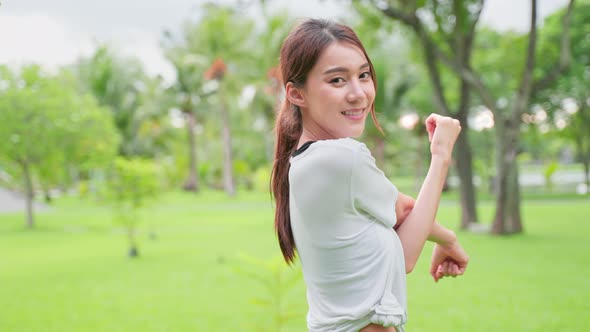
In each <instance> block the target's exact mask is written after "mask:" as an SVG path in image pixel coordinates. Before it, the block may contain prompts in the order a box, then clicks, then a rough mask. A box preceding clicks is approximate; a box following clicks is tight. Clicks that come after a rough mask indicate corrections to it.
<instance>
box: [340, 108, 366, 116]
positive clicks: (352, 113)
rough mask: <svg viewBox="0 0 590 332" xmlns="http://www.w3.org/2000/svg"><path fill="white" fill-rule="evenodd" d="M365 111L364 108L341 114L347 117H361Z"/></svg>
mask: <svg viewBox="0 0 590 332" xmlns="http://www.w3.org/2000/svg"><path fill="white" fill-rule="evenodd" d="M364 111H365V109H364V108H361V109H355V110H349V111H343V112H340V113H342V114H344V115H346V116H359V115H362V114H363V112H364Z"/></svg>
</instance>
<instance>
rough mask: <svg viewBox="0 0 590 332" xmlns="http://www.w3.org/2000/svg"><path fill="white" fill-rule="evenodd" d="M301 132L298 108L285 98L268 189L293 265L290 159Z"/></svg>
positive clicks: (281, 239)
mask: <svg viewBox="0 0 590 332" xmlns="http://www.w3.org/2000/svg"><path fill="white" fill-rule="evenodd" d="M302 130H303V126H302V120H301V111H300V110H299V107H298V106H296V105H293V104H291V103H290V102H289V101H288V99H287V98H285V100H284V101H283V104H282V106H281V108H280V110H279V112H278V114H277V119H276V123H275V136H276V144H275V157H274V162H273V167H272V173H271V189H272V194H273V196H274V199H275V232H276V233H277V237H278V239H279V246H280V247H281V251H282V253H283V257H284V259H285V262H287V264H292V263H293V261H294V259H295V240H294V239H293V231H292V230H291V215H290V209H289V162H290V161H289V159H290V157H291V155H292V154H293V152H294V151H295V150H296V148H297V143H298V141H299V137H300V136H301V132H302Z"/></svg>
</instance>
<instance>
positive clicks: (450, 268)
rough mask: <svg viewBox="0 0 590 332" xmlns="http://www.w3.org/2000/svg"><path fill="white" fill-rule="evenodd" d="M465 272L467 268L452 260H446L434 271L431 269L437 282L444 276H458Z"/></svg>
mask: <svg viewBox="0 0 590 332" xmlns="http://www.w3.org/2000/svg"><path fill="white" fill-rule="evenodd" d="M463 273H465V268H461V267H459V265H457V264H456V263H455V262H453V261H450V260H446V261H444V262H443V263H442V264H439V265H438V267H437V268H436V271H435V272H434V273H432V270H431V275H432V277H433V278H434V281H435V282H438V280H440V279H442V278H444V277H452V278H456V277H457V276H460V275H463Z"/></svg>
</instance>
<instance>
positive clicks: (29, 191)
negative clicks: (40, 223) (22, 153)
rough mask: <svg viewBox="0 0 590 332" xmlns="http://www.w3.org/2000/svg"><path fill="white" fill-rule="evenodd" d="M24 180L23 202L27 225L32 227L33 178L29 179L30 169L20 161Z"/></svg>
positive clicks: (33, 223) (33, 222) (33, 221)
mask: <svg viewBox="0 0 590 332" xmlns="http://www.w3.org/2000/svg"><path fill="white" fill-rule="evenodd" d="M20 165H21V167H22V171H23V175H24V180H25V204H26V210H27V227H28V228H33V227H34V226H35V219H34V217H33V198H34V193H33V180H32V179H31V170H30V169H29V164H28V163H27V162H26V161H22V162H20Z"/></svg>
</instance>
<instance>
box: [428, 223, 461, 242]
mask: <svg viewBox="0 0 590 332" xmlns="http://www.w3.org/2000/svg"><path fill="white" fill-rule="evenodd" d="M428 241H432V242H436V243H438V244H440V245H441V246H446V245H449V244H451V243H453V242H455V241H457V235H455V232H453V231H452V230H450V229H447V228H444V227H443V226H442V225H441V224H439V223H437V222H435V223H434V225H432V229H431V230H430V234H428Z"/></svg>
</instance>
